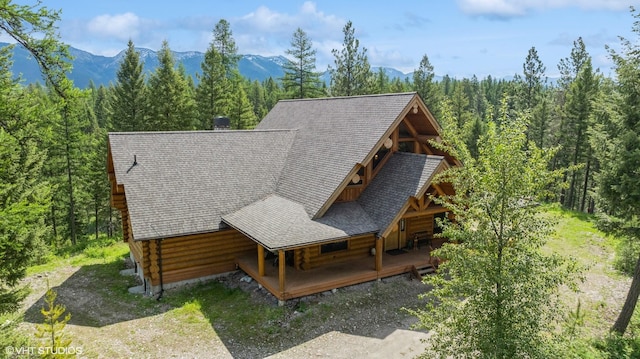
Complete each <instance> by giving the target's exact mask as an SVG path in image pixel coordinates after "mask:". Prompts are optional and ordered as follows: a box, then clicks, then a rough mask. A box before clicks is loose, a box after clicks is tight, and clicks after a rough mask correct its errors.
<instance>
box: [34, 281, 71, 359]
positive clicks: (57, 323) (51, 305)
mask: <svg viewBox="0 0 640 359" xmlns="http://www.w3.org/2000/svg"><path fill="white" fill-rule="evenodd" d="M57 296H58V293H56V292H55V291H54V290H53V289H51V288H49V289H48V290H47V293H46V294H45V296H44V302H45V305H46V307H45V308H42V309H40V313H42V315H43V316H44V323H43V324H38V325H36V337H37V338H40V339H42V341H43V345H42V346H41V347H40V349H41V351H42V354H41V357H42V358H73V357H75V353H72V354H69V353H68V349H69V347H70V346H71V338H70V337H69V336H68V335H67V333H65V331H64V328H65V326H66V325H67V322H69V320H71V314H69V313H67V315H64V312H65V307H64V305H62V304H57V303H56V298H57Z"/></svg>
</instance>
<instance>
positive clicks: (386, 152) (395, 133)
mask: <svg viewBox="0 0 640 359" xmlns="http://www.w3.org/2000/svg"><path fill="white" fill-rule="evenodd" d="M440 131H441V129H440V125H439V124H438V123H437V121H436V120H435V118H434V117H433V115H432V114H431V112H430V111H429V110H428V109H427V107H426V105H425V104H424V102H423V101H422V99H421V98H420V97H419V96H418V95H417V94H416V95H415V96H414V97H413V98H412V100H411V101H410V102H409V103H408V104H407V105H406V107H405V108H404V109H403V111H402V112H401V113H400V114H399V115H398V117H397V118H396V120H395V121H394V122H393V124H392V125H391V126H390V127H389V129H388V130H387V132H386V133H385V136H383V137H382V138H381V139H380V140H379V141H378V143H377V145H376V147H374V148H373V149H372V150H371V152H370V153H369V155H368V156H367V159H366V161H365V162H364V163H362V164H360V163H358V164H356V165H355V166H354V169H353V170H352V171H351V174H350V175H351V177H348V178H347V179H348V181H346V183H344V186H343V187H342V189H341V191H340V192H339V195H338V196H337V197H336V198H335V201H334V202H349V201H355V200H357V199H358V198H359V197H360V195H361V194H362V191H364V190H365V188H366V187H367V185H368V184H369V183H371V181H372V180H373V178H375V176H376V174H377V173H378V172H379V171H380V169H381V168H382V167H383V166H384V164H385V163H386V161H388V159H389V158H390V157H391V155H393V153H395V152H408V153H416V154H426V155H441V156H444V157H445V160H446V161H447V163H448V164H449V165H451V166H455V165H459V163H458V162H457V161H456V160H455V159H454V158H453V157H451V156H449V155H448V154H446V153H444V152H442V151H440V150H438V149H436V148H435V147H434V146H433V145H432V143H431V141H436V142H440V141H441V140H442V139H441V137H440Z"/></svg>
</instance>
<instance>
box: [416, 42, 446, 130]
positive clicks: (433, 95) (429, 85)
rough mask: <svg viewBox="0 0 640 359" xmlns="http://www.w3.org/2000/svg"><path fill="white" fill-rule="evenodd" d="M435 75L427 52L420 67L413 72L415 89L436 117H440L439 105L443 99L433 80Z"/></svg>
mask: <svg viewBox="0 0 640 359" xmlns="http://www.w3.org/2000/svg"><path fill="white" fill-rule="evenodd" d="M434 76H435V73H434V72H433V65H431V62H430V61H429V57H428V56H427V55H426V54H425V55H423V56H422V60H420V65H419V66H418V69H417V70H415V71H414V72H413V89H414V91H416V92H417V93H418V95H420V97H421V98H422V101H424V103H425V105H427V107H428V108H429V111H431V113H432V114H433V115H434V116H435V118H438V117H440V110H439V107H440V101H441V100H442V99H441V96H440V95H439V93H438V87H437V86H436V84H435V83H434V81H433V78H434Z"/></svg>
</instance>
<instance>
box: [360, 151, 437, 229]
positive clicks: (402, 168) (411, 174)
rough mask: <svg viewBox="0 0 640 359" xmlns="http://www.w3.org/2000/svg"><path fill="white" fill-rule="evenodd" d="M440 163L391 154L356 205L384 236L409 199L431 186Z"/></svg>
mask: <svg viewBox="0 0 640 359" xmlns="http://www.w3.org/2000/svg"><path fill="white" fill-rule="evenodd" d="M443 162H444V157H442V156H428V155H419V154H414V153H405V152H396V153H393V154H392V155H391V157H390V158H389V160H388V161H387V163H385V165H384V166H383V167H382V168H381V169H380V172H378V174H377V175H376V177H375V178H374V179H373V181H371V183H370V184H369V185H368V186H367V188H366V189H365V190H364V191H363V192H362V194H361V195H360V198H358V201H357V202H358V203H359V204H360V205H361V206H362V208H363V209H364V210H365V212H367V214H368V215H369V217H370V218H371V219H372V220H373V222H374V223H375V224H376V226H377V227H378V228H379V229H380V231H381V232H383V231H384V230H385V229H386V228H387V227H388V226H389V225H390V224H391V222H392V221H393V219H394V217H395V216H396V215H397V214H398V212H400V210H401V209H402V207H403V206H404V204H405V203H407V200H409V197H410V196H414V197H417V196H418V194H419V193H420V191H421V190H422V189H423V188H424V186H425V185H427V183H429V182H431V179H432V178H433V175H434V174H435V173H436V171H437V170H438V167H439V166H440V164H441V163H443Z"/></svg>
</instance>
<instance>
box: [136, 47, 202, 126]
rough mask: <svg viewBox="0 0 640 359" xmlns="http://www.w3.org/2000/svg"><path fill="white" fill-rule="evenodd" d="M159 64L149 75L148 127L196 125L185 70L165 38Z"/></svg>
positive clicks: (193, 101)
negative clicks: (178, 62)
mask: <svg viewBox="0 0 640 359" xmlns="http://www.w3.org/2000/svg"><path fill="white" fill-rule="evenodd" d="M158 60H159V62H160V65H159V66H158V68H157V69H156V71H155V72H154V73H152V74H151V76H150V77H149V95H148V96H149V97H148V101H149V120H148V121H147V128H146V130H154V131H176V130H192V129H194V128H195V127H196V113H195V112H196V106H195V100H194V97H193V93H192V92H191V89H190V87H189V84H188V82H187V79H186V77H185V75H184V71H180V70H179V69H176V68H175V59H174V57H173V54H172V52H171V50H170V49H169V43H168V42H167V41H166V40H165V41H164V42H163V43H162V48H161V49H160V51H159V52H158Z"/></svg>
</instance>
